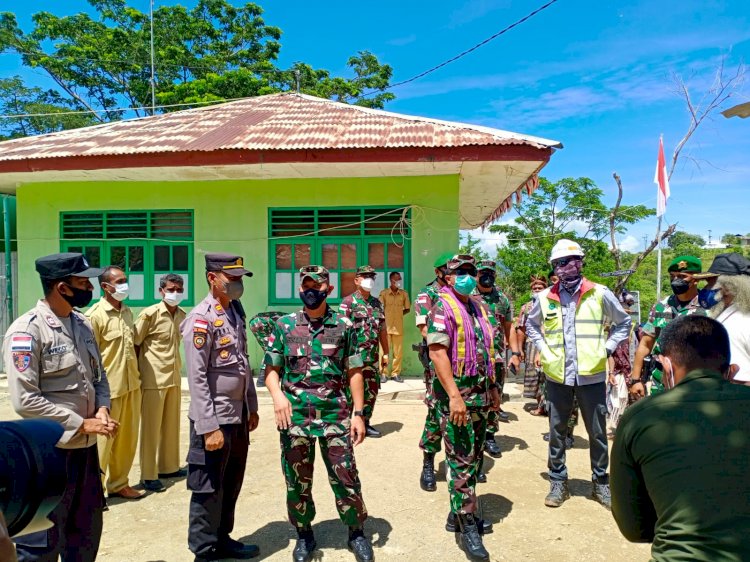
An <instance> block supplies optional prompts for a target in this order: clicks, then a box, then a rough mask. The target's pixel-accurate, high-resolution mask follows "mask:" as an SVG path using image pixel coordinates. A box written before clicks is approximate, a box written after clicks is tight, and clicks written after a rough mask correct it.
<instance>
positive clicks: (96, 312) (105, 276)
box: [86, 266, 145, 500]
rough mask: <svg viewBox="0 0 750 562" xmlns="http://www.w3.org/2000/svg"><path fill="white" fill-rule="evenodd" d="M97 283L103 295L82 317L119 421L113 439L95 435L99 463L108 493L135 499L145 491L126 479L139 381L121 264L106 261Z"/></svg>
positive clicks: (137, 418)
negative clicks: (88, 324)
mask: <svg viewBox="0 0 750 562" xmlns="http://www.w3.org/2000/svg"><path fill="white" fill-rule="evenodd" d="M99 285H100V286H101V288H102V293H103V296H102V298H101V299H100V300H99V302H97V303H96V304H95V305H94V306H92V307H91V308H90V309H89V310H88V311H87V312H86V316H88V318H89V320H90V321H91V326H92V328H93V329H94V337H95V338H96V343H97V345H98V346H99V352H100V353H101V356H102V361H103V363H104V368H105V370H106V371H107V378H108V379H109V390H110V395H111V399H112V408H111V410H110V411H111V415H112V417H113V418H114V419H115V420H117V421H118V422H119V423H120V430H119V432H118V434H117V436H116V437H115V438H114V439H104V438H102V437H100V438H99V439H98V441H99V443H98V445H99V465H100V466H101V469H102V472H104V475H105V477H106V476H107V475H108V480H107V482H106V488H107V495H108V496H109V497H120V498H124V499H128V500H135V499H139V498H141V497H143V496H144V494H145V492H144V491H142V490H136V489H134V488H131V487H130V485H129V482H128V473H129V472H130V468H131V467H132V466H133V459H134V458H135V450H136V446H137V445H138V429H139V425H140V419H141V380H140V375H139V373H138V360H137V358H136V355H135V347H134V324H133V313H132V311H131V310H130V308H129V307H128V306H127V305H126V304H123V302H122V301H124V300H125V299H126V298H127V296H128V278H127V277H126V276H125V272H124V271H123V270H122V269H120V268H118V267H114V266H109V267H108V268H106V269H105V270H104V273H102V274H101V275H100V276H99Z"/></svg>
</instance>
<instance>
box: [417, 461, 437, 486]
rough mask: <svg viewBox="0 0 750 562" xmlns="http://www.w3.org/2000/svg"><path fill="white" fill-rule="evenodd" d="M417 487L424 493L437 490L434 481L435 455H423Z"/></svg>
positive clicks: (435, 481)
mask: <svg viewBox="0 0 750 562" xmlns="http://www.w3.org/2000/svg"><path fill="white" fill-rule="evenodd" d="M419 485H420V486H421V487H422V489H423V490H424V491H425V492H434V491H435V490H437V480H435V453H425V454H424V460H423V461H422V475H421V476H420V477H419Z"/></svg>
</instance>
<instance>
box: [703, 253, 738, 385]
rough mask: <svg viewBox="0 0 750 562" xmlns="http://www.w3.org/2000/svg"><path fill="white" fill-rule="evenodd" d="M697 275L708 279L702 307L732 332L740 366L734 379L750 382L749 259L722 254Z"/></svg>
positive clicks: (734, 360)
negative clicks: (705, 271) (704, 271)
mask: <svg viewBox="0 0 750 562" xmlns="http://www.w3.org/2000/svg"><path fill="white" fill-rule="evenodd" d="M695 277H696V278H698V279H706V281H708V283H707V284H706V286H705V287H704V288H702V289H701V290H700V291H699V292H698V299H699V301H700V303H701V306H703V307H704V308H706V309H708V311H709V312H708V313H709V315H710V316H711V317H713V318H715V319H716V320H718V321H719V322H721V323H722V324H723V325H724V327H725V328H726V330H727V332H729V345H730V347H731V351H732V363H734V364H735V365H737V366H739V371H738V372H737V374H736V375H735V376H734V381H735V382H741V383H743V384H750V260H748V259H747V258H745V257H744V256H743V255H742V254H737V253H731V254H719V255H718V256H716V257H715V258H714V261H713V263H712V264H711V267H710V268H709V269H708V272H707V273H702V274H699V275H696V276H695Z"/></svg>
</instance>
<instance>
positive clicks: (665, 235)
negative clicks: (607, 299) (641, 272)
mask: <svg viewBox="0 0 750 562" xmlns="http://www.w3.org/2000/svg"><path fill="white" fill-rule="evenodd" d="M676 229H677V223H674V224H670V225H669V227H668V228H667V229H666V230H665V231H664V232H662V233H661V235H660V236H659V239H658V240H657V239H656V237H654V239H653V240H652V241H651V243H650V244H649V245H648V247H647V248H646V249H645V250H643V252H641V253H640V254H638V255H637V256H635V258H633V261H632V263H631V264H630V267H628V269H632V270H636V269H638V267H639V266H640V265H641V263H643V260H645V259H646V257H647V256H648V255H649V254H650V253H651V252H653V251H654V250H655V249H656V247H657V246H658V245H659V244H661V242H662V240H666V239H667V238H669V237H670V236H672V235H673V234H674V231H675V230H676ZM628 279H630V275H625V276H623V277H620V278H619V279H618V281H617V285H616V286H615V294H616V295H619V294H620V293H621V292H622V290H623V288H624V287H625V285H626V284H627V282H628Z"/></svg>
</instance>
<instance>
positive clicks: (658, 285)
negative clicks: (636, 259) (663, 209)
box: [656, 215, 662, 302]
mask: <svg viewBox="0 0 750 562" xmlns="http://www.w3.org/2000/svg"><path fill="white" fill-rule="evenodd" d="M661 217H662V215H659V222H658V223H657V226H656V248H657V250H656V302H659V301H660V300H661V240H660V238H661Z"/></svg>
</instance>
